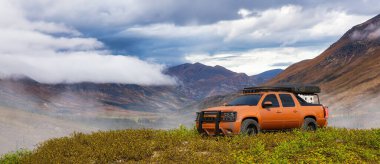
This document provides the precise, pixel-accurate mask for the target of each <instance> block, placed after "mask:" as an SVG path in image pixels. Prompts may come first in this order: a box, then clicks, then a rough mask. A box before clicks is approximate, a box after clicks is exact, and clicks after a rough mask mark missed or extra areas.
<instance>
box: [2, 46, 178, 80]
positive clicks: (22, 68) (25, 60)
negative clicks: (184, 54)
mask: <svg viewBox="0 0 380 164" xmlns="http://www.w3.org/2000/svg"><path fill="white" fill-rule="evenodd" d="M163 69H164V67H163V66H162V65H158V64H152V63H148V62H145V61H142V60H139V59H138V58H135V57H128V56H115V55H102V54H99V53H97V52H94V53H91V52H74V53H56V54H48V55H37V56H34V55H0V77H9V76H15V75H16V76H17V75H26V76H29V77H31V78H33V79H35V80H37V81H39V82H43V83H62V82H63V83H77V82H95V83H111V82H112V83H127V84H141V85H158V84H174V83H175V82H174V80H173V79H171V78H170V77H168V76H165V75H162V74H161V71H162V70H163Z"/></svg>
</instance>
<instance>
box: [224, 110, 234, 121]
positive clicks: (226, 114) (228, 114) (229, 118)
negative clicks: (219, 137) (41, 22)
mask: <svg viewBox="0 0 380 164" xmlns="http://www.w3.org/2000/svg"><path fill="white" fill-rule="evenodd" d="M222 120H223V121H229V122H233V121H236V112H223V119H222Z"/></svg>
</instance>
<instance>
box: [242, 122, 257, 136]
mask: <svg viewBox="0 0 380 164" xmlns="http://www.w3.org/2000/svg"><path fill="white" fill-rule="evenodd" d="M258 133H260V125H259V123H257V121H256V120H253V119H246V120H244V121H243V123H242V124H241V129H240V134H246V135H249V136H253V135H256V134H258Z"/></svg>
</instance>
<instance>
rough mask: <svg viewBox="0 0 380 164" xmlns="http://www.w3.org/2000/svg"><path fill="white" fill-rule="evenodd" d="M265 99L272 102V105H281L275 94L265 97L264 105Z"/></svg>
mask: <svg viewBox="0 0 380 164" xmlns="http://www.w3.org/2000/svg"><path fill="white" fill-rule="evenodd" d="M265 101H270V102H272V104H273V105H272V107H280V104H279V103H278V100H277V97H276V95H274V94H270V95H267V97H265V99H264V101H263V103H262V105H263V104H264V102H265Z"/></svg>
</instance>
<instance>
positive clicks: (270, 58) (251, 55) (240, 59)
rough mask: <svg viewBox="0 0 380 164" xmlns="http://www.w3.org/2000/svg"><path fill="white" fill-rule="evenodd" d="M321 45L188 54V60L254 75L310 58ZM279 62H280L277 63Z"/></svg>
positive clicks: (320, 48)
mask: <svg viewBox="0 0 380 164" xmlns="http://www.w3.org/2000/svg"><path fill="white" fill-rule="evenodd" d="M322 50H323V48H322V47H302V48H296V47H280V48H260V49H254V50H250V51H247V52H231V53H222V54H189V55H187V56H186V57H185V58H186V60H188V61H189V62H193V63H194V62H201V63H203V64H206V65H210V66H215V65H221V66H224V67H226V68H228V69H230V70H232V71H235V72H242V73H247V74H248V75H256V74H259V73H261V72H264V71H267V70H270V69H278V68H281V69H284V68H286V67H287V65H282V64H284V63H287V64H290V63H295V62H299V61H301V60H305V59H311V58H314V57H315V56H317V55H319V54H320V53H321V52H322ZM279 63H281V64H279Z"/></svg>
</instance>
